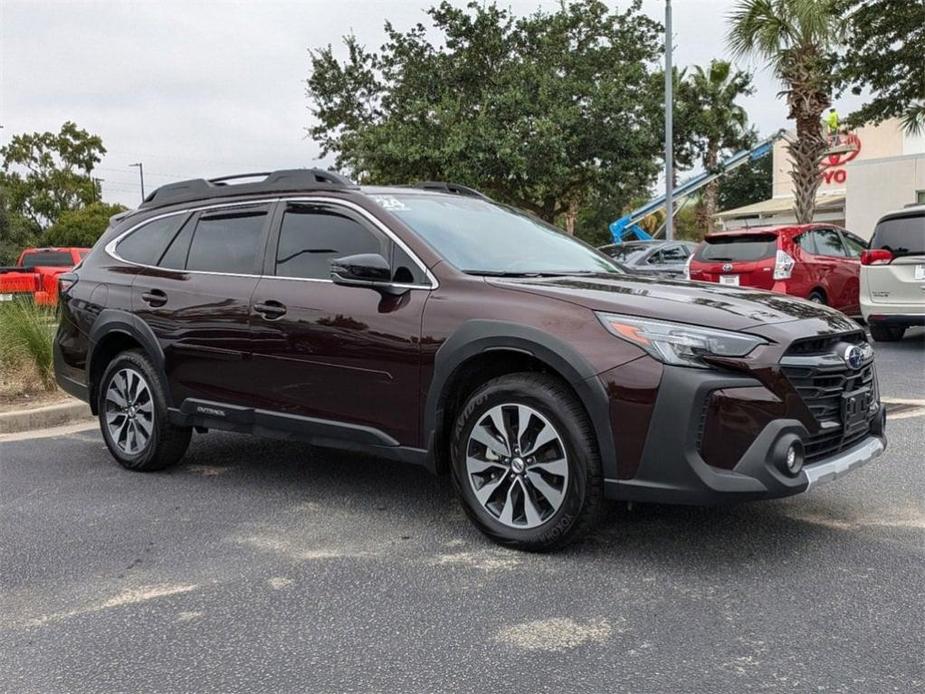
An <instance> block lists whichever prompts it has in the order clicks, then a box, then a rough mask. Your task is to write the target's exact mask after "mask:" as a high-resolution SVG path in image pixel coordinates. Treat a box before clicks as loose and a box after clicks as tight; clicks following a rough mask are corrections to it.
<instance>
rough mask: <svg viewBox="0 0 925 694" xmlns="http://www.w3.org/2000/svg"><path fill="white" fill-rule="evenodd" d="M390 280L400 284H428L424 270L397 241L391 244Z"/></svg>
mask: <svg viewBox="0 0 925 694" xmlns="http://www.w3.org/2000/svg"><path fill="white" fill-rule="evenodd" d="M392 281H394V282H399V283H401V284H430V282H429V280H428V279H427V277H426V276H425V275H424V271H423V270H421V268H420V267H419V266H418V264H417V263H415V262H414V261H413V260H411V256H409V255H408V254H407V253H405V251H403V250H402V249H401V247H400V246H399V245H398V244H397V243H393V244H392Z"/></svg>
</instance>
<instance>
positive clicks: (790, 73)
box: [728, 0, 842, 223]
mask: <svg viewBox="0 0 925 694" xmlns="http://www.w3.org/2000/svg"><path fill="white" fill-rule="evenodd" d="M840 2H841V0H738V2H737V4H736V6H735V9H734V10H733V12H732V14H731V15H730V29H729V34H728V43H729V47H730V48H731V50H732V51H733V53H734V54H735V55H747V54H753V55H757V56H759V57H761V58H764V59H765V60H767V61H768V63H769V64H770V65H771V66H772V67H773V69H774V73H775V75H776V76H777V78H778V79H779V80H780V81H781V83H782V84H783V87H784V89H783V92H782V94H784V95H785V96H786V98H787V107H788V109H789V115H788V118H790V119H791V120H794V121H796V132H797V134H796V138H795V139H791V140H789V141H788V143H787V151H788V153H789V154H790V159H791V162H792V167H791V172H790V173H791V177H792V178H793V190H794V205H793V211H794V214H795V215H796V219H797V222H799V223H807V222H811V221H812V219H813V214H814V213H815V208H816V191H817V190H818V188H819V184H820V182H821V180H822V179H821V178H820V175H819V165H820V162H821V161H822V157H823V155H824V154H825V151H826V149H827V144H826V140H825V138H824V137H823V134H822V128H821V125H820V123H821V119H822V113H823V111H824V110H825V109H826V108H827V107H828V106H829V104H830V103H831V94H832V88H833V84H834V82H835V75H834V71H833V70H834V66H835V56H834V52H833V51H834V49H835V48H837V47H838V46H839V41H840V39H841V35H842V18H841V15H840V12H839V3H840Z"/></svg>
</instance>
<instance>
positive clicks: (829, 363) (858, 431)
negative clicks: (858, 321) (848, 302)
mask: <svg viewBox="0 0 925 694" xmlns="http://www.w3.org/2000/svg"><path fill="white" fill-rule="evenodd" d="M861 335H862V336H863V333H861ZM843 337H846V338H847V339H843V340H837V339H836V340H835V341H834V342H833V341H832V338H824V339H825V340H828V341H829V344H828V349H826V351H824V352H821V353H820V352H818V351H809V348H807V347H804V345H810V343H811V341H802V342H800V343H797V345H796V346H797V350H794V346H791V348H790V349H788V350H787V354H786V355H785V356H784V358H783V359H781V367H782V369H783V372H784V374H785V375H786V376H787V378H788V379H789V381H790V383H791V385H792V386H793V388H794V389H795V390H796V391H797V393H799V395H800V397H801V398H802V400H803V403H804V404H805V405H806V407H807V408H808V409H809V411H810V412H812V414H813V417H815V419H816V422H817V423H818V424H819V427H820V431H819V432H818V433H816V434H815V435H813V436H810V438H809V439H808V440H807V441H804V445H805V446H806V460H807V462H813V461H816V460H819V459H821V458H826V457H828V456H831V455H835V454H836V453H839V452H840V451H843V450H845V449H846V448H850V447H851V446H853V445H854V444H856V443H858V442H859V441H861V440H862V439H863V438H864V437H866V436H867V435H868V434H869V433H870V426H871V421H872V420H873V417H874V416H875V415H876V413H877V408H878V403H877V401H878V394H877V384H876V381H875V378H874V364H873V360H869V361H868V363H866V364H864V365H863V366H862V367H861V368H860V369H852V368H850V367H849V366H848V365H847V364H846V363H845V361H844V358H843V357H842V356H841V355H842V353H843V349H844V346H846V345H845V343H847V344H858V343H857V341H856V340H855V339H853V338H854V334H850V335H847V336H843ZM811 347H812V348H813V349H818V345H817V344H812V345H811ZM840 349H841V351H839V350H840ZM846 394H847V395H851V394H855V395H856V399H857V400H859V401H860V402H861V403H862V406H863V407H864V409H865V411H863V412H861V414H860V415H859V416H858V418H857V419H855V421H853V423H852V424H851V425H850V427H846V425H845V420H846V418H847V415H846V413H845V411H844V410H845V407H846V405H845V401H846V397H845V396H846Z"/></svg>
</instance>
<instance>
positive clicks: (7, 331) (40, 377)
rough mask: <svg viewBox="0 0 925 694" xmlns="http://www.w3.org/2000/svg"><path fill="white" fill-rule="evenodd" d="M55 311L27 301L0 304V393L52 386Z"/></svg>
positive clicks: (47, 388) (44, 388) (53, 382)
mask: <svg viewBox="0 0 925 694" xmlns="http://www.w3.org/2000/svg"><path fill="white" fill-rule="evenodd" d="M55 328H56V320H55V312H54V310H52V309H49V308H46V307H43V306H36V305H35V304H33V303H32V302H31V301H9V302H3V303H2V304H0V393H2V394H3V395H9V396H15V395H22V394H26V393H30V392H35V391H37V390H44V391H46V392H51V391H53V390H55V388H56V385H55V374H54V364H53V360H52V343H53V341H54V337H55Z"/></svg>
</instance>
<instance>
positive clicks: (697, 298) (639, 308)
mask: <svg viewBox="0 0 925 694" xmlns="http://www.w3.org/2000/svg"><path fill="white" fill-rule="evenodd" d="M488 281H489V282H491V283H492V284H493V285H495V286H497V287H502V288H505V289H510V290H511V291H521V292H529V293H532V294H540V295H543V296H549V297H554V298H556V299H561V300H563V301H569V302H571V303H574V304H578V305H580V306H584V307H585V308H589V309H591V310H594V311H609V312H612V313H623V314H626V315H630V316H637V317H640V318H653V319H657V320H667V321H675V322H679V323H690V324H692V325H702V326H706V327H711V328H720V329H724V330H745V329H747V328H751V327H754V326H760V325H769V324H770V325H773V324H776V323H787V322H791V321H798V320H810V321H812V322H813V323H815V324H816V328H815V330H816V331H817V332H824V333H827V332H845V331H849V330H857V329H858V326H857V324H855V323H854V322H853V321H851V320H850V319H849V318H848V317H846V316H845V315H844V314H842V313H840V312H838V311H835V310H833V309H830V308H828V307H826V306H820V305H819V304H814V303H811V302H809V301H804V300H802V299H795V298H793V297H789V296H786V295H784V294H775V293H772V292H764V291H758V290H754V289H745V288H740V287H727V286H723V285H719V284H712V283H707V282H689V281H687V280H672V279H669V278H665V277H643V276H640V275H630V274H628V275H617V276H614V275H587V276H585V275H576V276H566V277H529V278H489V279H488Z"/></svg>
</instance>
